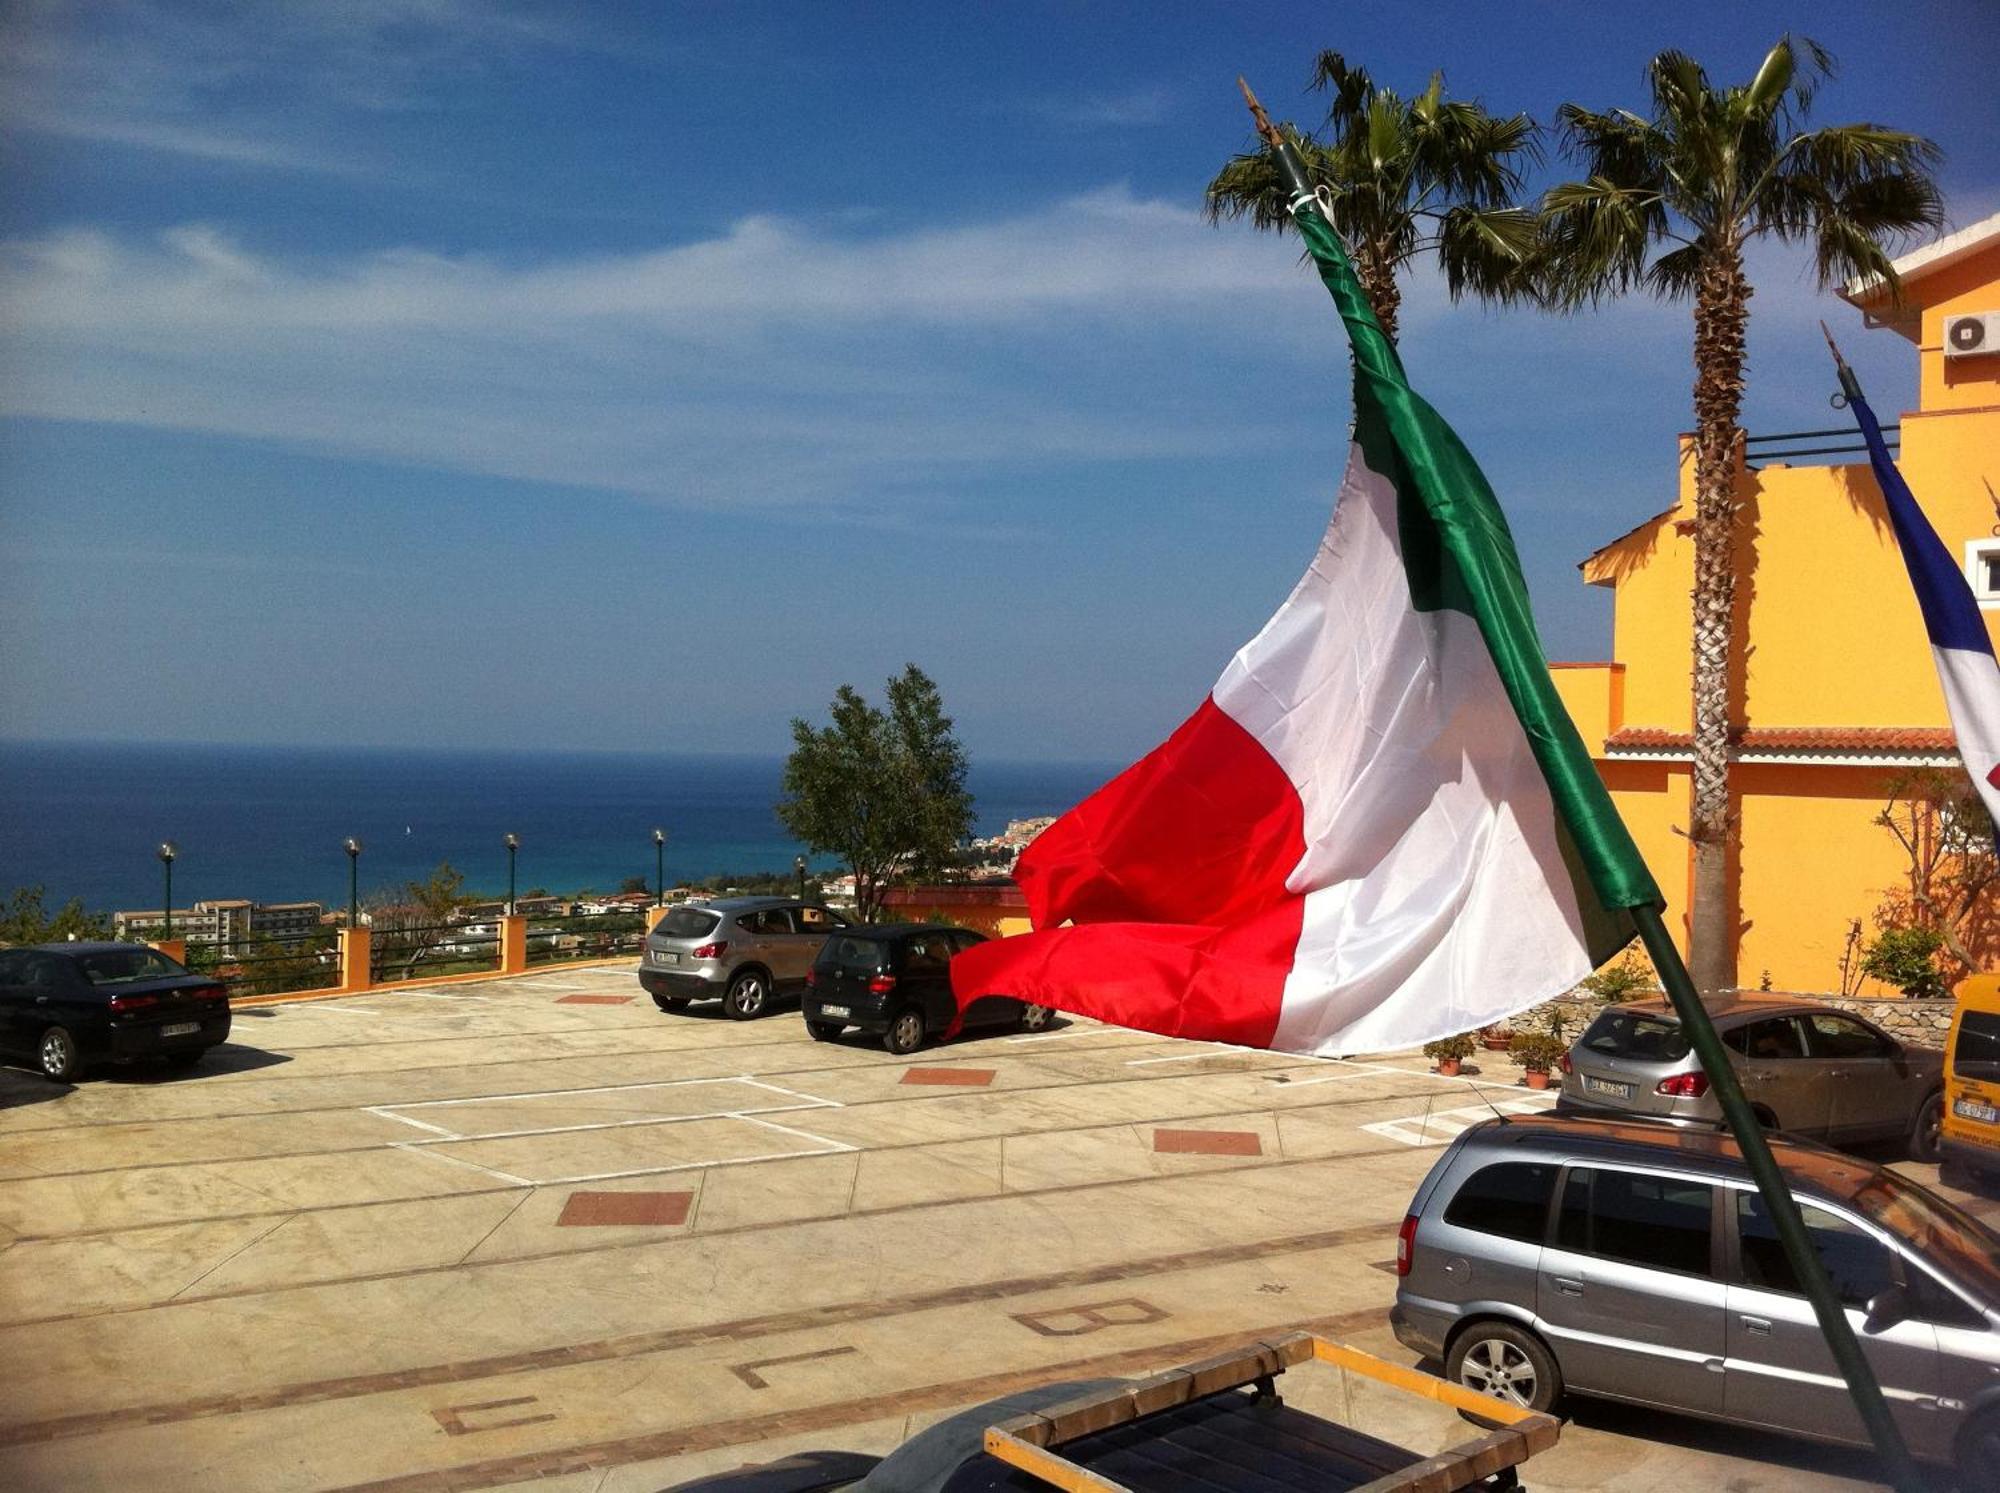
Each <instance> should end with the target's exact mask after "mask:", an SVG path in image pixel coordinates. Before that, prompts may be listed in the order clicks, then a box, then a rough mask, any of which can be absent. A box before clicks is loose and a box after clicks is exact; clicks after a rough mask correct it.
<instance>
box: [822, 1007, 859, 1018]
mask: <svg viewBox="0 0 2000 1493" xmlns="http://www.w3.org/2000/svg"><path fill="white" fill-rule="evenodd" d="M819 1011H820V1015H822V1016H852V1015H853V1014H854V1013H853V1012H852V1011H850V1010H848V1009H847V1007H845V1006H821V1007H820V1008H819Z"/></svg>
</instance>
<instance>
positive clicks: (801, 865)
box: [792, 855, 806, 902]
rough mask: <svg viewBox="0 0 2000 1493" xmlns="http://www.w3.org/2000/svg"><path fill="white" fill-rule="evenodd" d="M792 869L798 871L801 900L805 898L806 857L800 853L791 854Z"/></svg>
mask: <svg viewBox="0 0 2000 1493" xmlns="http://www.w3.org/2000/svg"><path fill="white" fill-rule="evenodd" d="M792 869H793V870H794V871H796V872H798V873H799V900H800V901H801V902H803V901H805V900H806V858H805V857H804V856H802V855H795V856H793V857H792Z"/></svg>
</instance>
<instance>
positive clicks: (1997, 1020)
mask: <svg viewBox="0 0 2000 1493" xmlns="http://www.w3.org/2000/svg"><path fill="white" fill-rule="evenodd" d="M1951 1069H1952V1072H1954V1073H1956V1074H1957V1075H1958V1076H1959V1077H1960V1078H1983V1079H1985V1080H1987V1081H1988V1082H1989V1083H2000V1015H1996V1014H1994V1013H1992V1012H1989V1011H1966V1012H1963V1013H1961V1014H1960V1016H1959V1018H1958V1037H1957V1040H1955V1041H1954V1042H1953V1043H1952V1045H1951Z"/></svg>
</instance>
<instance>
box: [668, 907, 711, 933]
mask: <svg viewBox="0 0 2000 1493" xmlns="http://www.w3.org/2000/svg"><path fill="white" fill-rule="evenodd" d="M721 921H722V919H721V918H719V917H718V916H716V915H715V914H714V913H712V912H703V911H702V910H701V909H700V908H698V907H676V908H675V909H674V910H673V911H672V912H670V913H668V914H667V915H666V916H665V917H663V918H661V919H660V921H659V922H658V923H657V924H655V925H654V927H653V931H654V932H655V933H657V934H659V935H660V937H662V938H706V937H708V935H709V934H711V933H713V932H714V931H715V925H716V924H718V923H720V922H721Z"/></svg>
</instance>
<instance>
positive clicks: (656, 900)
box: [653, 829, 667, 907]
mask: <svg viewBox="0 0 2000 1493" xmlns="http://www.w3.org/2000/svg"><path fill="white" fill-rule="evenodd" d="M666 905H667V832H666V831H665V830H663V829H656V830H654V831H653V906H655V907H665V906H666Z"/></svg>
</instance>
